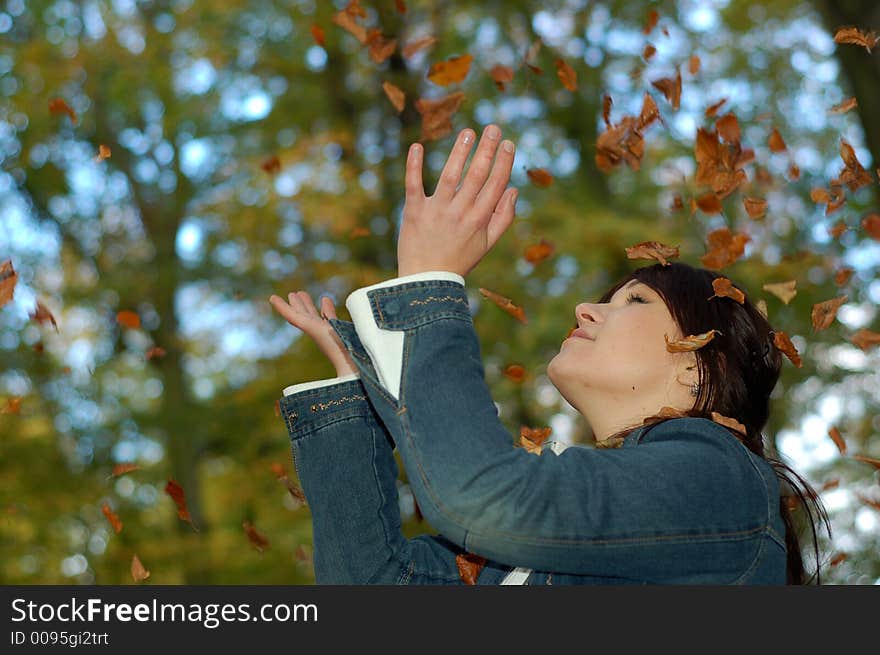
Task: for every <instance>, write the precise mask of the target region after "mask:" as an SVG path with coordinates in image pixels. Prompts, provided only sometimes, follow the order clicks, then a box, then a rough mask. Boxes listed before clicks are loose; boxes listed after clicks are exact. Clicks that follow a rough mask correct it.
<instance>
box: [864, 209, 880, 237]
mask: <svg viewBox="0 0 880 655" xmlns="http://www.w3.org/2000/svg"><path fill="white" fill-rule="evenodd" d="M862 228H863V229H864V230H865V232H867V233H868V235H870V237H871V238H872V239H875V240H876V241H880V214H877V213H872V214H868V215H867V216H865V217H864V218H863V219H862Z"/></svg>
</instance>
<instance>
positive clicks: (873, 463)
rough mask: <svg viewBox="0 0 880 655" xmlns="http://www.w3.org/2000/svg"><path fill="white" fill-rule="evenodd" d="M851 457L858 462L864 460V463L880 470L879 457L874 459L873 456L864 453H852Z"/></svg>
mask: <svg viewBox="0 0 880 655" xmlns="http://www.w3.org/2000/svg"><path fill="white" fill-rule="evenodd" d="M853 459H857V460H859V461H860V462H864V463H865V464H870V465H871V466H873V467H874V468H876V469H878V470H880V459H874V458H873V457H865V456H864V455H853Z"/></svg>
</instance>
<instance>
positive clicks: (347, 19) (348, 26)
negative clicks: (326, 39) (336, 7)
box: [331, 0, 367, 44]
mask: <svg viewBox="0 0 880 655" xmlns="http://www.w3.org/2000/svg"><path fill="white" fill-rule="evenodd" d="M352 7H354V8H360V7H359V6H358V0H353V2H350V3H349V4H348V7H346V8H345V9H343V10H342V11H338V12H336V13H335V14H333V18H332V19H331V20H332V21H333V23H334V24H335V25H338V26H339V27H341V28H342V29H344V30H345V31H346V32H348V33H349V34H351V35H352V36H354V38H356V39H357V40H358V41H359V42H360V43H361V44H366V42H367V28H366V27H364V26H363V25H361V24H360V23H358V22H357V18H356V17H357V16H361V17H362V18H365V17H366V13H364V14H363V15H361V14H360V13H359V12H357V11H356V10H354V11H351V10H350V8H352Z"/></svg>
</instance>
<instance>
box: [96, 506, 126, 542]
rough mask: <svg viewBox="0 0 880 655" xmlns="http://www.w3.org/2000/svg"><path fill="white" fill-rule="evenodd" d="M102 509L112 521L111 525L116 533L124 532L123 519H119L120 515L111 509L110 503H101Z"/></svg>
mask: <svg viewBox="0 0 880 655" xmlns="http://www.w3.org/2000/svg"><path fill="white" fill-rule="evenodd" d="M101 511H102V512H103V513H104V516H106V517H107V520H108V521H110V525H112V526H113V531H114V532H116V534H119V533H120V532H122V521H120V520H119V517H118V516H117V515H116V514H114V513H113V510H112V509H110V505H108V504H107V503H104V504H103V505H101Z"/></svg>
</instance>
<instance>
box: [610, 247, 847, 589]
mask: <svg viewBox="0 0 880 655" xmlns="http://www.w3.org/2000/svg"><path fill="white" fill-rule="evenodd" d="M719 277H727V276H725V275H722V274H720V273H717V272H714V271H710V270H707V269H704V268H696V267H693V266H690V265H689V264H685V263H682V262H670V263H669V264H667V265H666V266H664V265H663V264H660V263H657V264H654V265H653V266H645V267H642V268H638V269H636V270H634V271H632V272H631V273H630V274H629V275H627V276H626V277H625V278H623V279H622V280H620V281H619V282H618V283H617V284H615V285H614V286H613V287H612V288H611V289H609V290H608V291H607V292H606V293H605V294H604V295H603V296H602V298H601V299H600V300H599V302H600V303H606V302H609V301H610V300H611V297H612V296H613V295H614V293H615V292H616V291H617V290H618V289H620V288H621V287H622V286H624V285H625V284H626V283H628V282H629V281H630V280H633V279H635V280H638V281H639V282H641V283H642V284H645V285H646V286H648V287H650V288H651V289H653V290H654V291H656V292H657V293H658V294H659V295H660V297H661V298H663V301H664V303H666V306H667V307H668V308H669V313H670V314H671V315H672V318H673V319H674V320H675V323H676V324H677V325H678V327H679V328H680V329H681V331H682V335H683V336H686V335H697V334H703V333H705V332H708V331H709V330H712V329H715V330H718V331H719V332H720V333H721V334H720V335H719V334H717V333H716V335H715V338H714V339H712V341H710V342H709V343H708V344H706V345H705V346H703V347H702V348H700V349H698V350H696V351H694V354H695V355H696V359H697V369H698V375H699V378H698V379H699V395H698V396H697V398H696V400H695V402H694V407H693V409H691V410H690V411H687V412H683V413H682V414H681V416H692V417H701V418H707V419H710V420H711V419H712V412H717V413H718V414H721V415H722V416H725V417H729V418H733V419H736V420H737V421H738V422H739V423H741V424H742V425H743V426H744V427H745V430H746V433H745V434H741V433H740V432H739V431H738V430H734V429H732V428H729V427H728V429H729V430H730V432H731V434H733V435H734V436H735V437H736V438H737V439H739V440H740V441H741V442H742V443H743V444H745V446H746V447H747V448H748V449H749V450H751V451H752V452H753V453H755V454H756V455H758V456H760V457H762V458H764V459H765V460H766V461H767V462H768V463H769V464H770V465H771V466H772V467H773V469H774V471H775V472H776V476H777V478H778V479H779V483H780V489H781V494H780V498H779V512H780V514H781V516H782V519H783V521H784V523H785V542H786V551H787V555H786V558H787V566H786V569H787V571H786V584H810V583H811V582H812V579H813V577H816V579H817V582H816V584H822V580H821V576H820V575H819V569H820V567H821V564H820V561H819V545H818V541H817V538H816V522H815V520H814V516H813V511H812V510H811V509H810V505H812V506H813V508H814V509H815V510H816V514H817V515H818V516H819V517H821V518H822V520H823V522H824V523H825V526H826V529H827V531H828V536H829V538H830V537H831V525H830V523H829V521H828V515H827V513H826V511H825V508H824V506H823V505H822V503H821V501H820V500H819V496H818V494H817V493H816V491H815V490H814V489H813V488H812V487H811V486H810V484H809V483H808V482H807V481H806V480H804V479H803V478H802V477H801V476H800V475H798V474H797V473H796V472H795V471H794V470H793V469H792V468H791V467H790V466H788V465H787V464H785V463H784V462H782V461H781V460H780V459H778V458H776V457H771V456H769V455H768V454H766V453H765V448H764V437H763V435H762V433H761V430H762V429H763V428H764V426H765V425H766V423H767V419H768V417H769V414H770V393H771V392H772V391H773V388H774V387H775V386H776V382H777V380H778V379H779V372H780V370H781V368H782V363H783V354H782V353H781V352H780V351H779V350H778V349H777V348H776V346H775V345H774V343H773V335H774V333H773V330H772V328H771V327H770V324H769V323H768V322H767V319H766V318H765V317H764V315H763V314H761V312H760V311H758V309H757V308H756V307H755V306H754V305H753V304H752V302H751V301H750V300H749V295H748V293H746V292H745V289H743V288H742V287H741V286H739V285H737V284H736V283H733V285H734V286H735V287H736V288H737V289H739V290H740V291H742V292H743V294H744V295H745V301H744V302H743V303H742V304H740V303H739V302H737V301H736V300H734V299H732V298H728V297H714V298H712V296H714V295H715V291H714V289H713V287H712V280H714V279H716V278H719ZM728 279H729V278H728ZM731 282H733V280H731ZM710 298H711V300H710ZM669 336H670V341H671V340H673V335H669ZM670 418H674V417H670V416H669V415H660V414H656V415H654V416H650V417H648V418H646V419H645V420H644V422H643V423H642V424H641V425H635V426H631V427H628V428H625V429H624V430H621V431H619V432H617V433H615V434H613V435H611V436H610V437H609V438H608V439H606V440H603V444H607V445H603V447H608V446H611V447H613V446H614V445H618V444H620V443H622V441H623V438H624V437H625V436H626V435H628V434H629V433H630V432H632V431H633V430H636V429H638V428H640V427H643V426H645V425H649V426H653V425H655V424H657V423H660V422H662V421H667V420H670ZM725 427H727V426H725ZM770 449H771V450H774V449H773V448H772V444H771V448H770ZM774 454H775V455H779V453H778V452H775V450H774ZM789 474H790V475H789ZM795 480H796V481H795ZM798 483H800V487H802V489H803V491H801V489H799V488H798V486H799V485H798ZM795 496H797V498H798V499H799V500H798V502H799V505H797V506H799V507H804V508H806V509H807V519H808V521H809V524H810V528H811V530H812V534H813V548H814V550H815V555H816V572H815V573H814V574H813V575H812V576H810V577H809V578H807V577H806V572H805V570H804V561H803V558H802V556H801V548H800V537H799V530H798V529H797V526H795V523H794V520H793V517H792V511H791V507H790V505H789V502H792V501H793V500H794V498H795Z"/></svg>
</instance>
